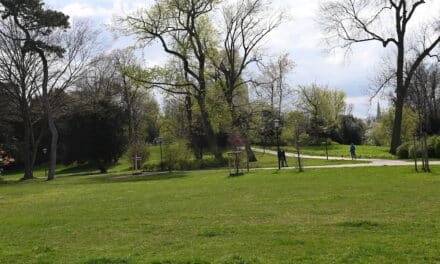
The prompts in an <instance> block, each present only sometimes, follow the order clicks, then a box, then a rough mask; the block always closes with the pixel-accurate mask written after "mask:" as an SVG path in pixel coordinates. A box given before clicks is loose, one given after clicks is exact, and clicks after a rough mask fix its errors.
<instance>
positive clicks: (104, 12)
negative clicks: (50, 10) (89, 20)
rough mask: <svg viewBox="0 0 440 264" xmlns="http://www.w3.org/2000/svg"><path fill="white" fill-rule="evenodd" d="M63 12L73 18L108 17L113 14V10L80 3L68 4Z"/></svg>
mask: <svg viewBox="0 0 440 264" xmlns="http://www.w3.org/2000/svg"><path fill="white" fill-rule="evenodd" d="M61 11H62V12H63V13H65V14H68V15H69V16H71V17H97V16H98V17H107V16H110V15H111V14H112V10H111V9H106V8H102V7H94V6H92V5H89V4H83V3H79V2H74V3H71V4H68V5H67V6H65V7H64V8H63V9H62V10H61Z"/></svg>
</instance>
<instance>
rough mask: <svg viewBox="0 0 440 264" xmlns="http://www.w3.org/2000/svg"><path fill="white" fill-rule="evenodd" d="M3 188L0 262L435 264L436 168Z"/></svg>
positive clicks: (209, 174)
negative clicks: (423, 171)
mask: <svg viewBox="0 0 440 264" xmlns="http://www.w3.org/2000/svg"><path fill="white" fill-rule="evenodd" d="M433 171H434V173H432V174H416V173H412V169H411V168H410V167H399V168H387V167H384V168H350V169H337V170H334V169H319V170H318V169H314V170H312V169H310V170H306V172H305V173H302V174H299V173H297V172H295V171H290V170H289V171H287V170H286V171H279V172H277V171H254V172H251V173H249V174H246V175H245V176H242V177H236V178H229V177H227V174H228V173H227V172H226V171H204V172H200V171H199V172H192V173H176V174H166V175H162V176H149V177H144V178H140V177H139V178H136V177H134V178H112V177H114V176H108V175H107V176H79V177H62V178H59V179H57V180H55V181H52V182H45V181H44V180H42V179H41V180H33V181H29V182H20V183H9V184H3V185H0V263H20V264H21V263H89V264H90V263H168V264H175V263H180V264H183V263H193V264H195V263H286V264H287V263H439V262H440V247H439V245H440V192H439V190H440V167H434V168H433Z"/></svg>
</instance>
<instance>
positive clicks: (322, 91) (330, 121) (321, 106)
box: [297, 84, 346, 142]
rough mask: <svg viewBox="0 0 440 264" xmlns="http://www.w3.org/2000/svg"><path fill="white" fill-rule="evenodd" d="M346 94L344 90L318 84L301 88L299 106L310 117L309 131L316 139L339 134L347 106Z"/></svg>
mask: <svg viewBox="0 0 440 264" xmlns="http://www.w3.org/2000/svg"><path fill="white" fill-rule="evenodd" d="M345 96H346V95H345V92H343V91H339V90H331V89H328V88H326V87H320V86H318V85H316V84H312V85H310V86H301V87H300V88H299V91H298V101H297V108H298V110H299V111H302V112H303V113H304V114H305V115H306V116H307V117H308V118H309V119H310V127H309V130H308V132H309V134H310V136H311V137H312V138H313V139H314V140H315V141H317V142H318V141H319V142H320V139H322V138H330V137H334V136H335V135H337V131H338V128H339V124H340V120H341V115H342V114H343V113H344V111H345V107H346V104H345Z"/></svg>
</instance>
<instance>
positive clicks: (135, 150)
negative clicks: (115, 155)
mask: <svg viewBox="0 0 440 264" xmlns="http://www.w3.org/2000/svg"><path fill="white" fill-rule="evenodd" d="M135 156H137V157H140V158H141V160H140V167H142V166H143V165H144V163H145V162H146V161H147V160H148V157H149V156H150V152H149V151H148V148H147V147H146V146H145V145H143V144H133V145H131V146H130V147H129V148H128V150H127V158H128V160H130V162H131V163H132V164H134V157H135Z"/></svg>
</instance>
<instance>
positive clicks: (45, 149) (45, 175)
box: [42, 148, 47, 177]
mask: <svg viewBox="0 0 440 264" xmlns="http://www.w3.org/2000/svg"><path fill="white" fill-rule="evenodd" d="M42 151H43V154H44V158H45V159H44V160H46V154H47V148H43V149H42ZM44 177H47V167H46V166H44Z"/></svg>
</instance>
